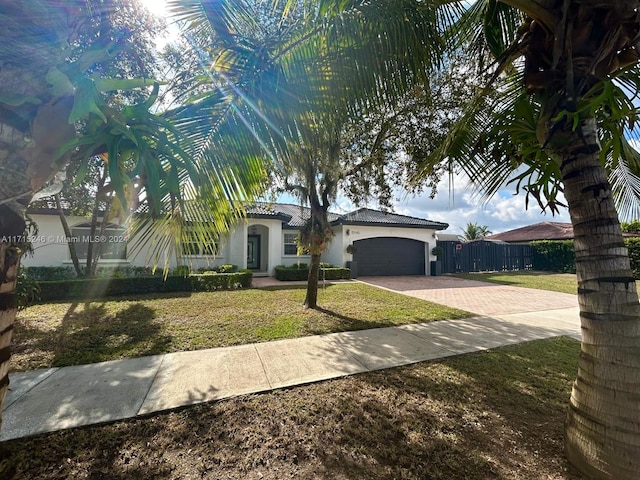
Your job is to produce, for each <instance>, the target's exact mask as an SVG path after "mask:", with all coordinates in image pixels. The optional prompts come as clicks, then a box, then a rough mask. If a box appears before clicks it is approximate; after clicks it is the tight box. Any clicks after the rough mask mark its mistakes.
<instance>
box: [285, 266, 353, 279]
mask: <svg viewBox="0 0 640 480" xmlns="http://www.w3.org/2000/svg"><path fill="white" fill-rule="evenodd" d="M320 265H321V266H320V276H319V279H320V280H346V279H350V278H351V270H349V269H348V268H344V267H335V266H332V265H330V264H328V263H324V262H323V263H322V264H320ZM323 265H325V266H323ZM276 278H277V279H278V280H281V281H284V282H287V281H289V282H290V281H296V280H298V281H304V280H307V279H308V278H309V266H308V265H307V264H306V263H301V264H299V265H291V266H288V267H287V266H284V265H278V266H277V267H276Z"/></svg>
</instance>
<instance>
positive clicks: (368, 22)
mask: <svg viewBox="0 0 640 480" xmlns="http://www.w3.org/2000/svg"><path fill="white" fill-rule="evenodd" d="M170 3H171V5H173V9H174V11H175V12H176V13H177V16H178V19H179V20H181V21H183V22H184V23H185V24H186V26H187V32H188V34H189V36H190V38H191V39H192V42H193V45H194V48H195V49H197V50H198V51H203V52H204V51H206V52H207V53H208V55H209V56H210V60H209V65H210V67H209V68H208V71H207V74H208V75H203V76H202V77H201V78H202V79H203V81H201V82H195V83H196V86H195V90H196V91H198V96H197V97H196V99H195V101H191V102H189V103H188V105H186V106H185V108H184V109H181V110H178V111H177V112H176V116H175V117H174V121H175V123H176V125H177V126H178V127H179V128H181V127H184V131H185V132H186V133H187V134H188V135H190V136H191V137H192V138H198V139H200V140H196V141H195V142H194V144H195V145H199V146H200V149H199V150H198V151H196V152H194V155H195V156H196V157H200V156H202V157H204V156H207V155H209V156H216V155H219V156H223V157H225V158H227V159H231V158H233V159H236V160H235V161H237V162H238V163H242V162H244V161H246V158H248V157H255V156H256V155H258V156H259V155H261V156H262V157H263V158H264V160H265V163H266V164H268V165H269V168H270V172H271V174H272V175H273V176H274V177H275V178H276V179H277V180H276V182H279V183H280V185H281V186H283V187H284V188H285V189H286V190H288V191H291V192H293V193H295V194H296V195H298V196H299V198H300V199H301V201H302V202H303V203H305V204H308V206H309V208H310V219H309V221H308V223H307V225H306V226H305V227H304V228H303V230H302V232H301V235H300V238H301V240H302V245H301V246H303V247H305V248H306V249H307V251H309V253H310V255H311V265H310V269H309V282H308V287H307V296H306V299H305V306H307V307H309V308H315V307H316V305H317V279H318V271H319V266H320V255H321V254H322V251H323V250H324V248H325V246H326V245H327V243H328V241H330V238H331V236H332V232H331V227H330V225H329V221H328V218H327V211H328V208H329V206H330V202H331V201H333V200H334V199H335V196H336V194H337V188H338V183H339V181H340V180H341V179H342V175H343V172H342V171H341V168H340V167H339V164H340V158H339V157H340V153H341V143H340V142H341V135H342V133H343V131H344V130H345V127H346V124H347V123H348V122H349V120H350V119H352V118H354V117H360V116H362V115H365V114H366V110H367V108H368V107H369V106H370V105H372V104H382V103H388V102H392V101H393V100H394V99H395V98H397V97H398V96H400V95H401V94H402V93H404V92H405V91H406V89H407V87H408V86H410V85H411V83H412V81H414V80H415V78H416V77H417V75H419V74H422V75H423V76H424V74H425V72H426V70H428V69H429V68H431V67H432V63H431V59H432V58H437V49H436V48H435V46H437V45H439V44H440V41H439V34H440V32H439V31H438V29H437V25H438V22H437V21H436V20H437V11H436V9H435V8H434V7H433V6H432V5H430V4H420V6H419V7H418V6H417V5H418V4H417V3H416V2H414V1H413V0H380V1H378V2H375V5H371V4H367V3H361V2H353V3H350V2H347V3H345V4H342V5H334V4H333V2H320V5H319V6H318V2H313V1H308V2H307V1H299V2H291V1H289V2H284V1H282V2H274V4H275V5H276V8H275V10H272V9H271V6H269V8H267V7H266V6H265V5H266V4H265V3H264V2H259V1H252V0H247V1H229V0H220V1H217V2H205V1H197V0H174V1H172V2H170ZM409 20H413V21H409ZM406 25H413V26H414V28H415V29H412V30H411V32H410V35H409V36H407V37H405V38H398V37H393V36H391V35H380V32H381V31H387V32H392V31H396V30H398V29H400V28H406ZM353 32H356V34H355V35H354V36H353V37H352V38H350V37H349V35H351V34H352V33H353ZM426 46H429V47H430V50H427V49H426ZM431 50H434V51H435V53H434V54H433V55H432V53H431ZM407 51H413V52H415V53H416V54H417V53H418V52H421V53H420V55H419V56H418V55H417V56H416V59H417V61H416V63H415V64H414V65H411V66H410V67H411V68H409V66H408V65H407V55H406V52H407ZM383 78H385V79H386V81H381V79H383ZM190 82H191V83H194V82H193V81H192V80H190ZM207 87H208V91H206V92H205V93H203V89H207ZM219 97H223V98H225V99H226V100H228V103H227V109H226V110H225V111H224V113H223V114H222V115H221V116H219V117H218V118H221V119H223V120H222V121H221V122H218V123H216V124H213V125H212V124H211V122H209V120H208V118H209V117H208V116H207V115H206V114H205V113H204V112H206V111H207V108H208V104H209V103H210V102H211V101H212V99H217V98H219ZM213 103H214V104H216V105H218V102H217V101H215V100H213ZM242 125H244V126H245V128H242ZM213 132H215V135H214V134H213ZM231 138H233V140H231Z"/></svg>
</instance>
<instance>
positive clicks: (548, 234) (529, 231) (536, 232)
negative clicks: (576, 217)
mask: <svg viewBox="0 0 640 480" xmlns="http://www.w3.org/2000/svg"><path fill="white" fill-rule="evenodd" d="M486 239H487V240H502V241H503V242H512V243H513V242H532V241H534V240H571V239H573V226H572V225H571V224H570V223H561V222H540V223H536V224H534V225H527V226H526V227H521V228H516V229H514V230H509V231H507V232H502V233H496V234H495V235H490V236H488V237H486Z"/></svg>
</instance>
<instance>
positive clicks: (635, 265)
mask: <svg viewBox="0 0 640 480" xmlns="http://www.w3.org/2000/svg"><path fill="white" fill-rule="evenodd" d="M624 246H625V247H627V250H629V260H630V261H631V271H632V272H633V277H634V278H636V279H640V238H635V237H634V238H625V239H624Z"/></svg>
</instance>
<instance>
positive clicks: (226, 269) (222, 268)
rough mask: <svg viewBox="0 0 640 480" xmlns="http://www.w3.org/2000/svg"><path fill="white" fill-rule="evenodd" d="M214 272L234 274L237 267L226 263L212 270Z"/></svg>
mask: <svg viewBox="0 0 640 480" xmlns="http://www.w3.org/2000/svg"><path fill="white" fill-rule="evenodd" d="M214 270H215V271H216V272H218V273H234V272H237V271H238V266H237V265H231V264H229V263H226V264H224V265H220V266H218V267H216V268H214Z"/></svg>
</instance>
